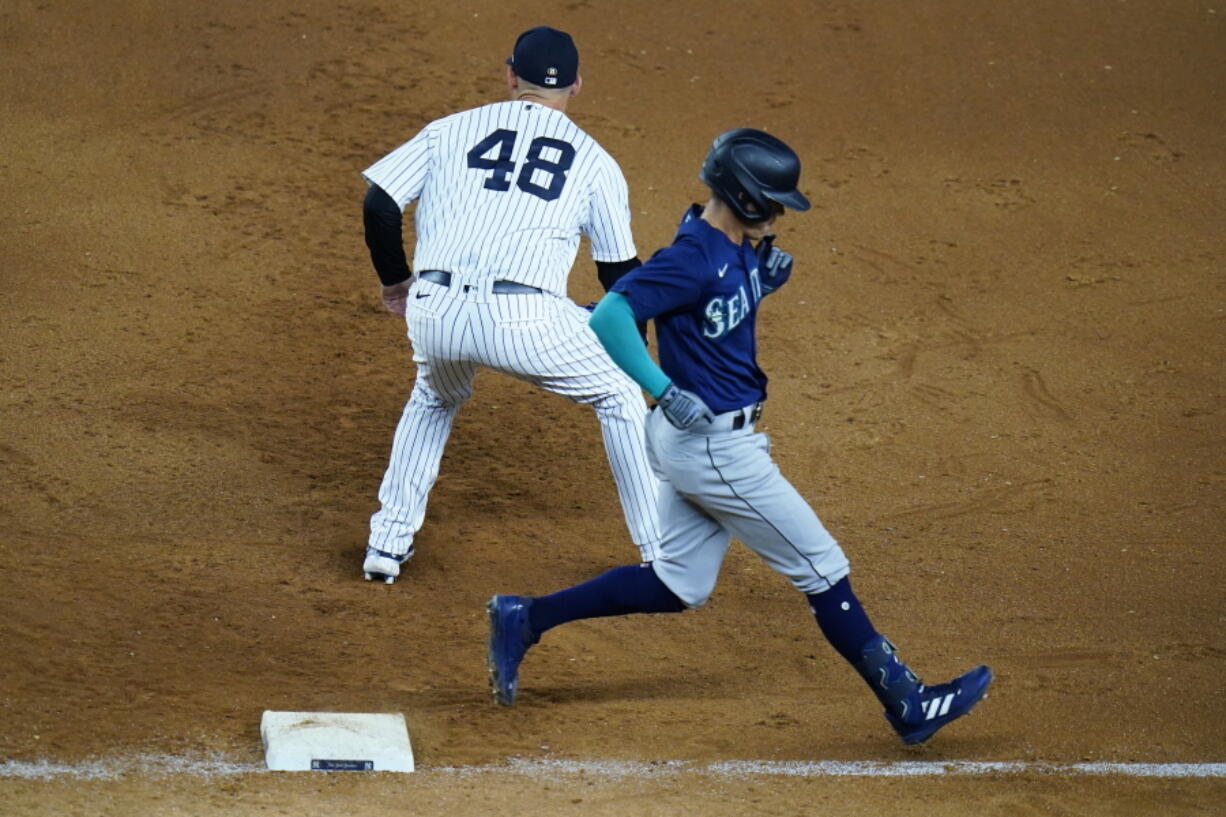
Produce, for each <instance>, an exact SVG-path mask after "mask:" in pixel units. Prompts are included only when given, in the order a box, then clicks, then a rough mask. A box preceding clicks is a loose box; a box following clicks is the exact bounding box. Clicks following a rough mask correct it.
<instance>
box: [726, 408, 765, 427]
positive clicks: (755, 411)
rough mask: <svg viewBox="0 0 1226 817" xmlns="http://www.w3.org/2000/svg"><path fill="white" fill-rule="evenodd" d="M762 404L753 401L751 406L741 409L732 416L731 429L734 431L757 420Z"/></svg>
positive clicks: (760, 413) (760, 414)
mask: <svg viewBox="0 0 1226 817" xmlns="http://www.w3.org/2000/svg"><path fill="white" fill-rule="evenodd" d="M762 406H763V404H762V403H754V404H753V405H752V406H748V407H746V408H743V409H741V413H740V414H738V415H737V416H736V417H734V418H732V430H733V431H736V430H737V429H740V428H744V427H745V426H747V425H753V424H754V423H756V422H758V418H759V417H761V416H762Z"/></svg>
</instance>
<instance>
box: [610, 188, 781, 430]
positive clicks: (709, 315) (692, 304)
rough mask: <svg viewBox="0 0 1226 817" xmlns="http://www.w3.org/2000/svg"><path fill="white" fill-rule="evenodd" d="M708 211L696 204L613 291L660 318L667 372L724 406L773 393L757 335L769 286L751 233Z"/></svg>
mask: <svg viewBox="0 0 1226 817" xmlns="http://www.w3.org/2000/svg"><path fill="white" fill-rule="evenodd" d="M701 214H702V207H701V206H699V205H697V204H696V205H694V206H693V207H691V208H690V210H689V212H687V213H686V215H685V218H684V220H683V221H682V222H681V227H680V229H679V230H678V231H677V236H676V238H674V239H673V243H672V244H671V245H670V246H668V247H665V248H663V249H661V250H658V251H657V252H656V253H655V254H654V255H653V256H652V257H651V258H650V259H649V260H648V261H647V262H646V263H645V264H643V265H642V266H641V267H638V268H637V269H634V270H632V271H630V272H629V273H627V274H626V275H624V276H622V278H620V279H619V280H618V281H617V283H616V284H614V285H613V288H612V290H611V291H613V292H618V293H621V294H622V295H623V296H624V297H625V298H626V300H627V301H628V302H629V303H630V307H631V309H633V310H634V316H635V318H636V319H638V320H640V321H644V320H648V319H652V318H654V319H655V322H656V338H657V339H658V341H659V344H660V368H662V369H663V370H664V373H665V374H667V375H668V376H669V378H671V379H672V381H673V382H674V383H675V384H676V385H677V386H678V387H680V388H682V389H686V390H688V391H692V392H694V393H695V394H697V395H698V396H699V397H701V398H702V399H703V401H704V402H705V403H706V404H707V405H708V406H710V407H711V409H712V410H713V411H715V412H716V413H720V412H725V411H732V410H734V409H739V408H742V407H744V406H748V405H750V404H752V403H756V402H758V401H759V400H764V399H766V375H765V374H764V373H763V371H762V370H761V369H759V368H758V361H757V352H758V343H757V339H756V337H755V329H756V321H757V313H758V304H759V303H760V302H761V300H762V287H761V284H760V282H759V278H758V260H757V257H756V255H755V254H754V249H753V245H752V244H751V243H750V242H749V240H748V239H746V240H745V241H743V242H742V243H741V244H740V246H738V245H736V244H733V243H732V242H731V241H730V240H729V239H728V236H726V235H725V234H724V233H723V232H722V231H720V230H717V229H715V228H714V227H712V226H711V225H710V224H708V223H707V222H705V221H703V220H702V219H701V218H700V217H699V216H700V215H701Z"/></svg>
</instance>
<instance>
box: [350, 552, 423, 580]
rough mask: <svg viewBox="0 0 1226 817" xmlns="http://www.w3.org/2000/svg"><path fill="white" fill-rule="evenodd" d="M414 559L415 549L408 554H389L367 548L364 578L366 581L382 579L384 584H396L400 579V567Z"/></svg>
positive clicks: (363, 566)
mask: <svg viewBox="0 0 1226 817" xmlns="http://www.w3.org/2000/svg"><path fill="white" fill-rule="evenodd" d="M412 557H413V548H411V547H410V548H409V552H408V553H404V554H397V553H388V552H387V551H384V550H377V549H376V548H372V547H367V548H366V561H364V562H362V576H363V577H365V579H366V581H368V582H373V581H375V580H376V579H382V580H383V583H384V584H394V583H395V581H396V579H398V578H399V577H400V566H401V565H402V564H404V563H405V562H407V561H408V560H409V559H411V558H412Z"/></svg>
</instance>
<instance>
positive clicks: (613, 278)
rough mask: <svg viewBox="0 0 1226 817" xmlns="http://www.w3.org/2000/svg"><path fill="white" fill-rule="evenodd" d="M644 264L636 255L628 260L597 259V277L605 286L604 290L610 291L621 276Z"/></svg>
mask: <svg viewBox="0 0 1226 817" xmlns="http://www.w3.org/2000/svg"><path fill="white" fill-rule="evenodd" d="M641 266H643V262H642V261H640V260H639V259H638V256H637V255H636V256H635V257H634V258H631V259H629V260H626V261H597V262H596V277H597V278H599V279H600V285H601V286H602V287H604V291H605V292H608V291H609V290H610V289H612V288H613V285H614V284H616V283H617V279H618V278H621V277H622V276H623V275H625V274H626V273H627V272H629V271H630V270H632V269H634V268H635V267H641Z"/></svg>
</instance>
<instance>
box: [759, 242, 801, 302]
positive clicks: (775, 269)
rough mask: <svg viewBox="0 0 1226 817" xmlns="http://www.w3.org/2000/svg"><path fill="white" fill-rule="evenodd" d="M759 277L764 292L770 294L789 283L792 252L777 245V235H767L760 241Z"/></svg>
mask: <svg viewBox="0 0 1226 817" xmlns="http://www.w3.org/2000/svg"><path fill="white" fill-rule="evenodd" d="M756 253H757V256H758V278H759V280H760V281H761V282H762V294H763V295H769V294H771V293H772V292H774V291H775V290H776V289H778V288H779V287H781V286H783V285H784V284H785V283H787V280H788V277H789V276H790V275H791V274H792V263H793V260H792V254H791V253H790V252H786V251H784V250H781V249H779V248H778V247H776V246H775V236H774V235H766V236H763V237H762V240H761V241H759V242H758V246H757V249H756Z"/></svg>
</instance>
